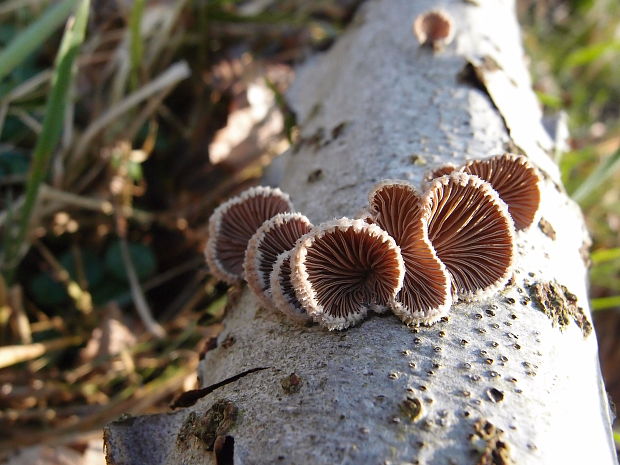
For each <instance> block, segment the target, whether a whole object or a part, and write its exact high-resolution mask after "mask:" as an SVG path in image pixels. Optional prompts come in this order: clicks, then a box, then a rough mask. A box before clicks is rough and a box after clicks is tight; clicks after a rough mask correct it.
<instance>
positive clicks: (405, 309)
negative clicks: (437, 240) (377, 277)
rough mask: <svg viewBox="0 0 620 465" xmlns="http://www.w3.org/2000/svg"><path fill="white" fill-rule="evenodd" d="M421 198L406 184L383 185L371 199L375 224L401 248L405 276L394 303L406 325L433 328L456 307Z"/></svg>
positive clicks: (391, 182) (391, 183) (371, 210)
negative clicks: (428, 225)
mask: <svg viewBox="0 0 620 465" xmlns="http://www.w3.org/2000/svg"><path fill="white" fill-rule="evenodd" d="M420 202H421V198H420V194H419V193H418V192H417V191H416V189H415V188H414V187H413V186H412V185H411V184H409V183H407V182H405V181H390V180H388V181H383V182H381V183H379V184H378V185H377V186H375V187H374V188H373V190H372V191H371V192H370V194H369V196H368V203H369V211H370V215H371V217H372V218H373V220H374V221H375V222H376V223H377V224H378V225H379V226H380V227H381V228H383V229H384V230H385V231H386V232H387V233H388V234H389V235H390V236H392V237H393V238H394V240H395V241H396V244H398V246H399V247H400V251H401V255H402V257H403V263H404V266H405V276H404V280H403V287H402V288H401V290H400V291H399V293H398V294H397V295H396V297H395V299H394V301H393V302H392V305H391V306H392V309H393V311H394V313H395V314H396V315H397V316H398V317H399V318H400V319H401V320H402V321H403V322H405V323H406V324H409V325H411V324H413V325H418V324H427V325H428V324H432V323H435V322H436V321H438V320H439V319H440V318H441V317H442V316H444V315H445V314H446V313H447V312H448V310H449V309H450V305H451V304H452V292H451V287H450V286H451V284H450V275H449V274H448V271H447V269H446V267H445V265H444V264H443V263H442V262H441V261H440V260H439V258H438V257H437V254H436V253H435V249H434V248H433V245H432V244H431V242H430V240H429V238H428V232H427V224H426V219H425V217H424V215H423V213H424V211H423V209H422V205H421V203H420Z"/></svg>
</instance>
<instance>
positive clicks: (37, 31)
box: [0, 0, 77, 81]
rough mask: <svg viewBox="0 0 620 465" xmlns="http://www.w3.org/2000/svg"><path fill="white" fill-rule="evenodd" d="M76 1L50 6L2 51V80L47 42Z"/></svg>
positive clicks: (0, 67) (0, 72)
mask: <svg viewBox="0 0 620 465" xmlns="http://www.w3.org/2000/svg"><path fill="white" fill-rule="evenodd" d="M76 3H77V0H64V1H62V2H60V3H58V4H56V5H55V6H53V7H50V8H48V9H47V10H46V11H45V12H44V13H43V14H42V15H41V16H40V17H39V18H38V19H37V20H36V21H34V22H33V23H32V24H30V26H28V27H27V28H26V29H25V30H24V31H22V32H21V33H20V34H19V35H18V36H17V37H16V38H15V39H13V40H12V41H11V43H10V44H9V45H8V46H7V47H6V48H5V49H4V50H3V51H2V53H0V81H2V79H4V78H5V77H6V76H7V75H8V74H9V73H10V72H11V71H13V70H14V69H15V67H17V66H18V65H19V64H20V63H22V62H23V61H24V60H25V59H26V58H27V57H28V56H29V55H30V54H32V53H33V52H35V51H36V50H38V49H39V48H40V47H41V46H42V45H43V44H44V43H45V41H46V40H47V39H48V38H49V37H50V36H51V35H52V34H53V33H54V32H55V31H56V30H57V29H58V28H59V27H60V25H62V24H63V23H64V22H65V21H66V19H67V17H68V16H69V14H70V13H71V11H73V8H74V6H75V4H76Z"/></svg>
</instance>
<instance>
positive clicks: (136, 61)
mask: <svg viewBox="0 0 620 465" xmlns="http://www.w3.org/2000/svg"><path fill="white" fill-rule="evenodd" d="M143 14H144V0H134V3H133V7H132V8H131V16H130V17H129V59H130V77H129V83H130V85H131V90H135V89H137V88H138V73H139V71H140V63H141V61H142V50H143V48H144V47H143V44H142V15H143Z"/></svg>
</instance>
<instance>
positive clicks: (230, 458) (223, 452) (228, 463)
mask: <svg viewBox="0 0 620 465" xmlns="http://www.w3.org/2000/svg"><path fill="white" fill-rule="evenodd" d="M213 452H214V454H215V465H235V458H234V456H235V438H234V437H232V436H218V437H217V438H216V439H215V444H214V445H213Z"/></svg>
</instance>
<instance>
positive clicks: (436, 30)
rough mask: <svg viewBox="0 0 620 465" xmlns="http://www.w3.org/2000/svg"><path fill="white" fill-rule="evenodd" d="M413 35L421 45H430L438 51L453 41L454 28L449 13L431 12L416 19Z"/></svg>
mask: <svg viewBox="0 0 620 465" xmlns="http://www.w3.org/2000/svg"><path fill="white" fill-rule="evenodd" d="M413 34H414V35H415V36H416V38H417V39H418V42H420V45H430V46H431V47H433V49H434V50H438V49H441V48H442V47H443V46H444V45H446V44H449V43H450V42H451V41H452V39H453V37H454V27H453V25H452V20H451V19H450V16H449V15H448V13H446V12H445V11H441V10H431V11H427V12H425V13H422V14H420V15H418V16H417V17H416V19H415V20H414V21H413Z"/></svg>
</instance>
